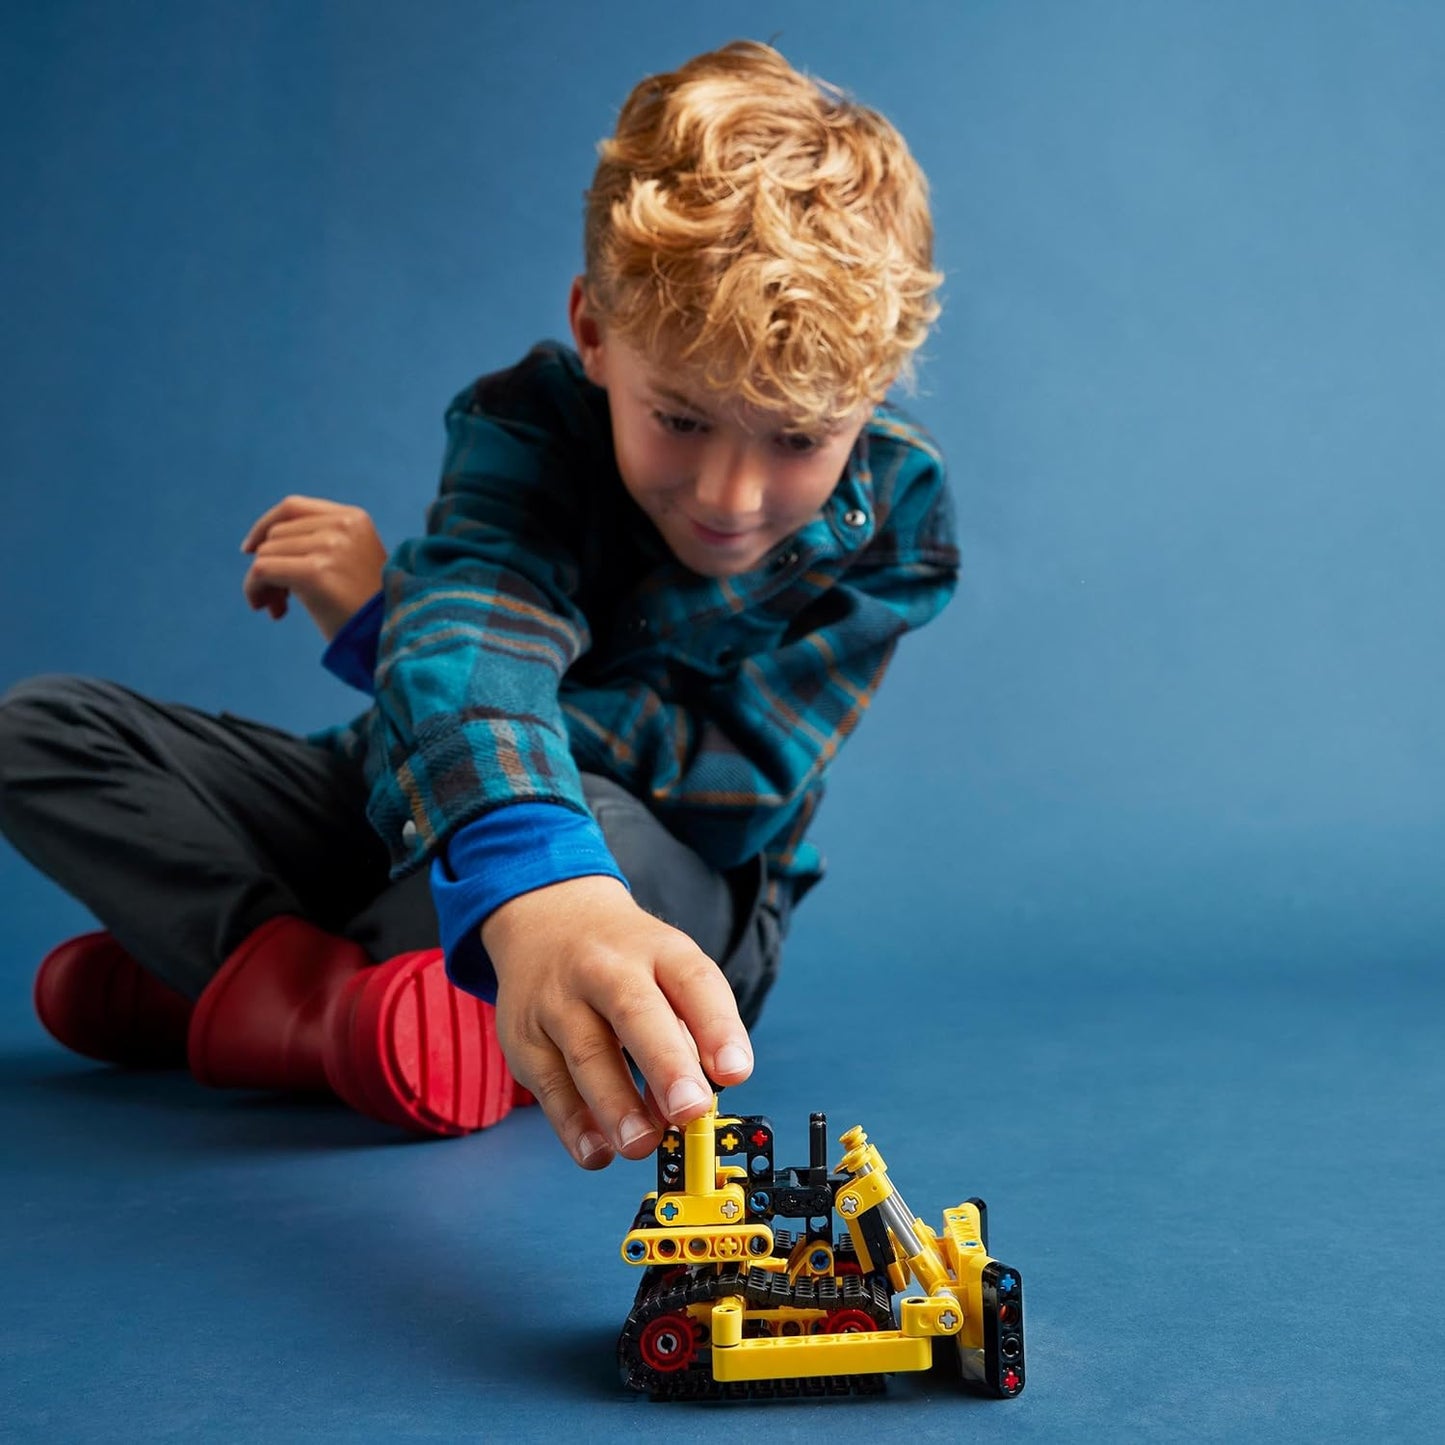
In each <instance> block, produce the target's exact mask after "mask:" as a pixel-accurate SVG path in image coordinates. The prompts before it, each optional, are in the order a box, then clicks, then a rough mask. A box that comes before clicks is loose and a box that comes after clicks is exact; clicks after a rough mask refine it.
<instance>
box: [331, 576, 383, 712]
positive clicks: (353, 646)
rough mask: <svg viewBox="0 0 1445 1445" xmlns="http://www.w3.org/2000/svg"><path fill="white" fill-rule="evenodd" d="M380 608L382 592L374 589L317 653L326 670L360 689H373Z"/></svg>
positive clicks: (381, 608)
mask: <svg viewBox="0 0 1445 1445" xmlns="http://www.w3.org/2000/svg"><path fill="white" fill-rule="evenodd" d="M384 610H385V609H384V606H383V597H382V594H381V593H380V592H377V593H376V594H375V595H374V596H372V597H371V598H369V599H368V600H367V601H366V602H363V603H362V605H361V606H360V607H358V608H357V609H356V611H355V612H353V613H352V614H351V616H350V617H348V618H347V619H346V621H345V622H343V623H342V624H341V631H340V632H338V633H337V634H336V636H335V637H333V638H332V639H331V642H330V644H329V645H328V646H327V648H326V651H325V652H323V653H322V654H321V665H322V667H324V668H325V669H326V670H327V672H330V673H334V674H335V675H336V676H337V677H339V678H340V679H341V680H342V682H345V683H350V684H351V686H352V687H355V688H360V689H361V691H362V692H375V691H376V683H375V678H376V650H377V647H378V646H379V644H380V642H381V617H382V613H383V611H384Z"/></svg>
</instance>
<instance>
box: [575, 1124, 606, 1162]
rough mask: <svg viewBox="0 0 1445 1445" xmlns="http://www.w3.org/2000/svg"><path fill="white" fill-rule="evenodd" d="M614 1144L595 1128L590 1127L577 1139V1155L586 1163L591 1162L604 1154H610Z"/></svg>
mask: <svg viewBox="0 0 1445 1445" xmlns="http://www.w3.org/2000/svg"><path fill="white" fill-rule="evenodd" d="M611 1152H612V1146H611V1145H610V1144H609V1143H608V1142H607V1140H606V1139H605V1138H604V1137H603V1135H601V1134H599V1133H598V1132H597V1130H595V1129H589V1130H588V1131H587V1132H586V1133H585V1134H584V1135H583V1136H582V1137H581V1138H580V1139H579V1140H578V1141H577V1157H578V1158H579V1159H580V1160H581V1161H582V1162H583V1163H584V1164H591V1163H593V1162H594V1161H595V1160H597V1159H599V1158H601V1157H602V1155H604V1154H610V1153H611Z"/></svg>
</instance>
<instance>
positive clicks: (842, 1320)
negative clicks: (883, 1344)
mask: <svg viewBox="0 0 1445 1445" xmlns="http://www.w3.org/2000/svg"><path fill="white" fill-rule="evenodd" d="M877 1328H878V1321H877V1320H875V1319H874V1318H873V1316H872V1315H870V1314H869V1313H868V1312H867V1311H866V1310H834V1311H833V1313H832V1314H830V1315H829V1316H828V1333H829V1334H830V1335H861V1334H867V1333H869V1332H870V1331H872V1330H876V1329H877Z"/></svg>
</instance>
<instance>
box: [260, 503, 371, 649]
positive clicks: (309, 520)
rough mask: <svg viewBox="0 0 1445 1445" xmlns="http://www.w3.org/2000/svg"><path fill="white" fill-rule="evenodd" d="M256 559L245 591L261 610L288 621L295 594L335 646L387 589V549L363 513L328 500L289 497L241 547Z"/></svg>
mask: <svg viewBox="0 0 1445 1445" xmlns="http://www.w3.org/2000/svg"><path fill="white" fill-rule="evenodd" d="M241 550H242V551H243V552H249V553H253V554H254V555H255V559H256V560H255V561H254V562H252V563H251V568H250V571H248V572H247V573H246V580H245V581H244V582H243V583H242V590H243V591H244V592H245V594H246V601H247V602H249V603H250V604H251V607H252V609H253V610H254V611H257V612H259V611H260V610H261V609H262V608H265V609H266V611H268V612H269V613H270V614H271V616H272V617H273V618H279V617H284V616H285V615H286V604H287V598H288V597H290V595H291V594H292V593H295V595H296V596H297V598H298V599H299V600H300V602H301V605H302V606H303V607H305V608H306V610H307V612H309V613H310V614H311V620H312V621H313V622H314V623H315V624H316V625H317V627H318V628H320V629H321V635H322V636H323V637H325V639H326V640H327V641H328V642H330V641H331V639H332V638H333V637H335V636H336V634H337V633H338V632H340V631H341V628H342V627H343V625H344V624H345V622H346V620H347V618H349V617H350V616H351V615H352V614H353V613H354V612H355V611H356V610H357V609H358V608H359V607H361V606H362V605H363V604H364V603H366V602H367V601H368V600H369V599H370V598H371V597H372V595H373V594H374V593H375V592H376V591H377V589H378V588H379V587H380V586H381V571H382V567H383V566H384V565H385V562H386V546H385V544H384V543H383V542H382V540H381V538H380V536H378V535H377V531H376V527H375V525H374V524H373V522H372V520H371V517H370V516H369V515H368V514H367V513H366V512H365V511H364V510H363V509H362V508H360V507H352V506H348V505H347V504H346V503H344V502H331V501H327V500H326V499H325V498H322V497H286V498H284V499H283V500H281V501H279V502H277V504H276V505H275V506H274V507H272V508H271V509H270V510H269V511H266V512H263V513H262V514H261V515H260V516H259V517H258V518H257V519H256V520H255V521H254V522H253V523H252V524H251V530H250V531H249V532H247V533H246V537H245V540H244V541H243V542H242V543H241Z"/></svg>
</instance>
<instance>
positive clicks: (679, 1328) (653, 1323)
mask: <svg viewBox="0 0 1445 1445" xmlns="http://www.w3.org/2000/svg"><path fill="white" fill-rule="evenodd" d="M637 1348H638V1351H639V1352H640V1353H641V1355H642V1358H643V1360H644V1361H646V1363H647V1364H649V1365H651V1366H652V1368H653V1369H654V1370H659V1371H661V1372H662V1373H663V1374H668V1373H670V1372H671V1371H673V1370H685V1369H686V1368H687V1367H688V1365H690V1364H691V1363H692V1359H693V1356H694V1355H696V1354H697V1335H696V1333H695V1332H694V1330H693V1327H692V1320H691V1319H689V1318H688V1316H687V1315H685V1314H681V1313H679V1314H671V1315H658V1317H657V1318H656V1319H655V1320H648V1322H647V1323H646V1324H645V1325H644V1326H643V1327H642V1335H641V1337H640V1338H639V1339H638V1341H637Z"/></svg>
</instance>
